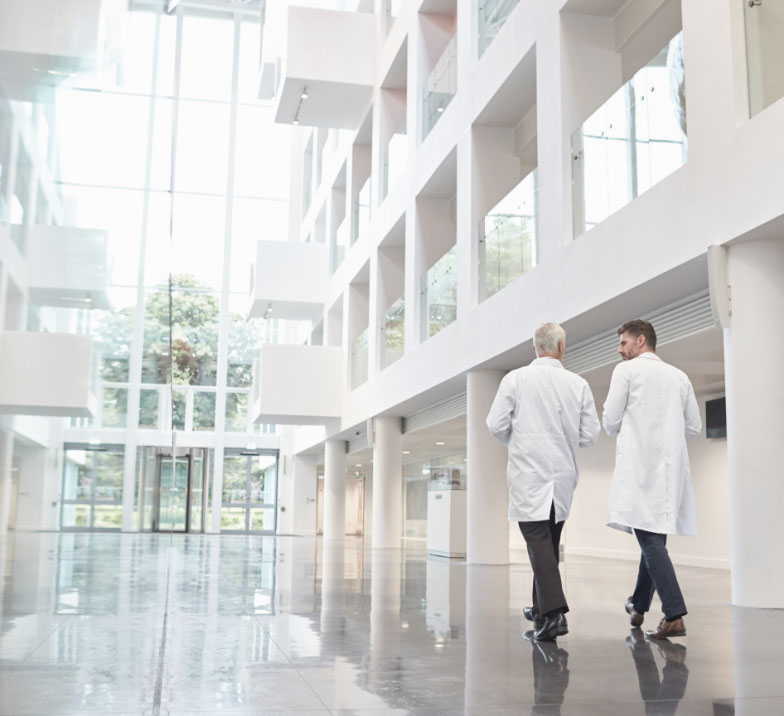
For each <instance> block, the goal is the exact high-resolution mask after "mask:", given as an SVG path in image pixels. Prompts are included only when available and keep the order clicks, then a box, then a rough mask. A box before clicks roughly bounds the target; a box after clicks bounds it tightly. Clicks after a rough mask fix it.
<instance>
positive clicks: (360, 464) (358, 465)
mask: <svg viewBox="0 0 784 716" xmlns="http://www.w3.org/2000/svg"><path fill="white" fill-rule="evenodd" d="M354 467H362V463H361V462H358V463H357V464H356V465H354Z"/></svg>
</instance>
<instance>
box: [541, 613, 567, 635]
mask: <svg viewBox="0 0 784 716" xmlns="http://www.w3.org/2000/svg"><path fill="white" fill-rule="evenodd" d="M568 633H569V626H568V624H567V623H566V615H565V614H557V615H556V616H554V617H547V618H545V620H544V623H543V624H542V627H541V628H540V629H536V630H534V640H535V641H552V640H553V639H555V638H556V637H558V636H563V635H564V634H568Z"/></svg>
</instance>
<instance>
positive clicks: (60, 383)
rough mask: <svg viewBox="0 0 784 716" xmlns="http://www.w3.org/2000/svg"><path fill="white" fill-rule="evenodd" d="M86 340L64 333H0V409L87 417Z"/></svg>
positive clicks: (90, 406) (90, 403)
mask: <svg viewBox="0 0 784 716" xmlns="http://www.w3.org/2000/svg"><path fill="white" fill-rule="evenodd" d="M91 353H92V348H91V339H90V337H89V336H79V335H72V334H66V333H33V332H27V331H5V332H3V333H0V375H2V376H3V380H2V381H0V412H2V413H11V414H15V415H46V416H54V417H65V416H74V417H90V416H92V415H94V414H95V412H96V400H95V397H94V395H93V393H92V392H91V390H90V386H91V378H92V375H93V372H92V370H91Z"/></svg>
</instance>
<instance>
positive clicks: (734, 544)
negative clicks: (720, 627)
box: [724, 238, 784, 608]
mask: <svg viewBox="0 0 784 716" xmlns="http://www.w3.org/2000/svg"><path fill="white" fill-rule="evenodd" d="M727 280H728V282H729V285H730V291H731V296H732V315H731V316H730V319H729V327H728V328H727V330H725V332H724V361H725V379H726V392H727V463H728V473H729V488H730V540H731V555H730V556H731V567H732V603H733V604H734V605H736V606H740V607H766V608H782V607H784V570H782V569H780V568H777V567H776V566H775V565H772V564H771V561H770V556H771V555H776V554H781V552H782V551H784V533H782V532H781V530H780V529H775V525H777V524H778V520H779V519H780V518H781V506H782V505H784V482H783V481H782V480H781V410H782V405H784V376H783V375H782V372H781V356H782V354H784V334H783V333H782V332H781V316H782V315H784V292H782V289H781V287H782V283H784V238H781V239H771V240H766V241H750V242H748V243H740V244H733V245H732V246H730V247H728V253H727Z"/></svg>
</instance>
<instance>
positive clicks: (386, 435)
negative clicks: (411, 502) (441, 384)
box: [373, 415, 403, 549]
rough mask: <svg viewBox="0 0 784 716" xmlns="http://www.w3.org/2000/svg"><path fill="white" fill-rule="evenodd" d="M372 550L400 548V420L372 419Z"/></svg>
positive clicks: (401, 530)
mask: <svg viewBox="0 0 784 716" xmlns="http://www.w3.org/2000/svg"><path fill="white" fill-rule="evenodd" d="M373 425H374V442H373V548H374V549H376V548H378V547H381V548H384V547H395V548H399V547H400V540H401V538H402V536H403V534H402V532H403V525H402V520H403V452H402V451H403V431H402V425H401V421H400V418H396V417H392V416H389V415H383V416H380V417H377V418H374V419H373Z"/></svg>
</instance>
